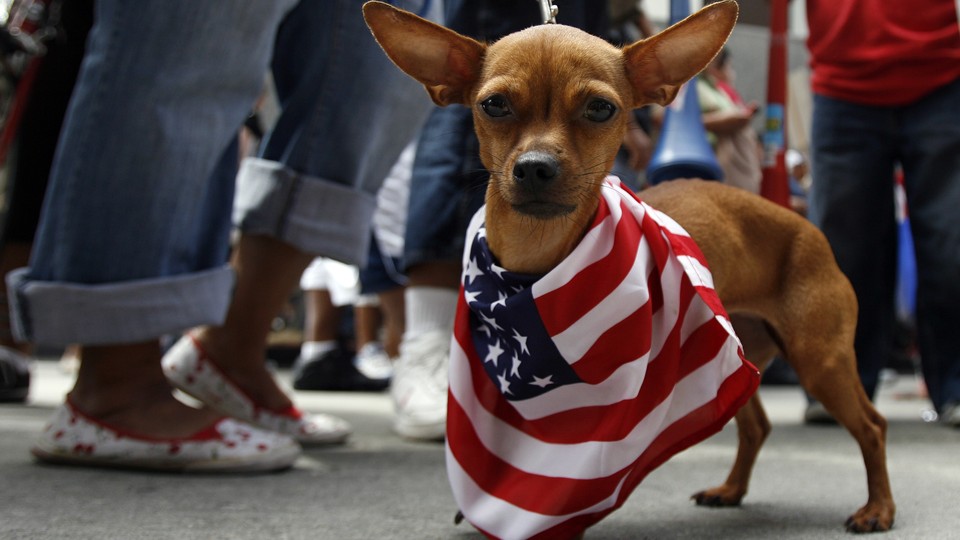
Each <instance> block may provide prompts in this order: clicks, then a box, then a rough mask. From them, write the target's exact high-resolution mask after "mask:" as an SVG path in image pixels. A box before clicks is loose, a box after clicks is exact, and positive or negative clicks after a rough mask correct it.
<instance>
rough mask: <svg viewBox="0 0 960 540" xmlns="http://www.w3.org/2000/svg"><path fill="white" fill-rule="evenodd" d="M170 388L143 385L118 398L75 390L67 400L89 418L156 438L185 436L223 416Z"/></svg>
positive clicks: (119, 428)
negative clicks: (193, 403) (184, 399)
mask: <svg viewBox="0 0 960 540" xmlns="http://www.w3.org/2000/svg"><path fill="white" fill-rule="evenodd" d="M172 392H173V389H172V388H171V387H170V386H169V385H167V386H165V387H156V388H144V389H142V390H141V391H140V392H139V393H138V394H136V395H133V396H132V399H124V400H122V401H119V400H115V399H112V398H105V397H104V396H98V395H90V394H89V393H82V392H77V391H74V392H71V393H70V395H69V396H68V401H69V402H70V403H72V404H73V406H75V407H76V408H77V409H79V410H81V411H83V412H84V413H85V414H86V415H88V416H90V417H91V418H96V419H97V420H98V421H100V422H103V423H104V424H107V425H110V426H113V427H114V428H115V429H118V430H121V431H125V432H130V433H136V434H138V435H140V436H142V437H155V438H158V439H170V438H181V437H188V436H190V435H193V434H194V433H196V432H198V431H200V430H202V429H204V428H206V427H208V426H210V424H212V423H213V422H215V421H216V420H217V419H219V418H221V417H222V416H223V414H221V413H218V412H217V411H215V410H213V409H210V408H207V407H202V408H196V407H191V406H190V405H187V404H185V403H183V402H182V401H180V400H178V399H176V398H175V397H174V396H173V393H172Z"/></svg>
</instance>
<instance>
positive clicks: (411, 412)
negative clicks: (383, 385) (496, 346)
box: [390, 330, 451, 440]
mask: <svg viewBox="0 0 960 540" xmlns="http://www.w3.org/2000/svg"><path fill="white" fill-rule="evenodd" d="M450 339H451V337H450V332H448V331H443V330H433V331H429V332H425V333H423V334H421V335H419V336H417V337H415V338H413V339H409V340H406V341H404V342H403V343H402V344H401V346H400V359H399V360H397V363H396V366H394V374H393V384H392V386H391V389H390V393H391V396H392V397H393V402H394V408H395V411H396V417H395V419H394V424H393V426H394V430H396V432H397V433H398V434H400V435H401V436H403V437H406V438H409V439H417V440H438V439H443V437H444V435H445V433H446V420H447V389H448V381H447V368H448V364H449V357H450Z"/></svg>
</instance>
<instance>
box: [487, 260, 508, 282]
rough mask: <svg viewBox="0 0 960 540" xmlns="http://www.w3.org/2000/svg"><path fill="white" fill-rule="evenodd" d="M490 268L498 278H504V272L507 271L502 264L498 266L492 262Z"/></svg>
mask: <svg viewBox="0 0 960 540" xmlns="http://www.w3.org/2000/svg"><path fill="white" fill-rule="evenodd" d="M490 270H492V271H493V273H494V274H496V275H497V277H498V278H500V279H503V273H504V272H506V271H507V269H506V268H504V267H502V266H497V265H495V264H490Z"/></svg>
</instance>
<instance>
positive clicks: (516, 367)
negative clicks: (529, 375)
mask: <svg viewBox="0 0 960 540" xmlns="http://www.w3.org/2000/svg"><path fill="white" fill-rule="evenodd" d="M510 376H511V377H514V378H517V379H519V378H520V355H518V354H516V353H514V355H513V365H512V366H511V367H510Z"/></svg>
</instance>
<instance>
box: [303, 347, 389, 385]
mask: <svg viewBox="0 0 960 540" xmlns="http://www.w3.org/2000/svg"><path fill="white" fill-rule="evenodd" d="M388 386H390V380H389V379H371V378H369V377H367V376H366V375H364V374H363V373H360V371H358V370H357V368H356V366H354V365H353V356H352V355H351V354H349V353H347V352H346V351H344V350H343V349H334V350H332V351H330V352H328V353H326V354H324V355H322V356H320V358H317V359H315V360H304V359H303V358H298V359H297V361H296V363H295V364H294V365H293V387H294V389H296V390H334V391H356V392H382V391H383V390H386V388H387V387H388Z"/></svg>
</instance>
